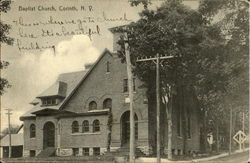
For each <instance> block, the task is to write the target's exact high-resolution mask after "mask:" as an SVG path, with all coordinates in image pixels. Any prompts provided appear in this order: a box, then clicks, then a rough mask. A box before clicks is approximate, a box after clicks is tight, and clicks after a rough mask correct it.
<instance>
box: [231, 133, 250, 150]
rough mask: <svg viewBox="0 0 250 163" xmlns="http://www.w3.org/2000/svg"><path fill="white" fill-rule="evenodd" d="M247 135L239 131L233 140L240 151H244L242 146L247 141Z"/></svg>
mask: <svg viewBox="0 0 250 163" xmlns="http://www.w3.org/2000/svg"><path fill="white" fill-rule="evenodd" d="M246 137H247V136H246V134H245V133H244V132H243V131H241V130H239V131H238V132H237V133H236V134H235V135H234V137H233V139H234V140H235V141H236V142H237V143H238V144H239V149H240V150H242V144H243V143H244V141H246Z"/></svg>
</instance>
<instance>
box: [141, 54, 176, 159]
mask: <svg viewBox="0 0 250 163" xmlns="http://www.w3.org/2000/svg"><path fill="white" fill-rule="evenodd" d="M170 58H174V56H159V54H158V53H157V54H156V57H150V58H142V59H137V62H145V61H153V62H154V63H155V64H156V132H157V163H160V162H161V146H160V145H161V140H160V107H161V102H160V60H162V59H170ZM155 61H156V62H155Z"/></svg>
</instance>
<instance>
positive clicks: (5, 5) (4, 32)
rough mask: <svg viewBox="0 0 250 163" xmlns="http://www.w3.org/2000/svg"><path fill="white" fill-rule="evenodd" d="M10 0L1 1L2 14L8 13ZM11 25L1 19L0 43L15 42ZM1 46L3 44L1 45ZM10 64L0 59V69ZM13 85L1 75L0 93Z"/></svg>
mask: <svg viewBox="0 0 250 163" xmlns="http://www.w3.org/2000/svg"><path fill="white" fill-rule="evenodd" d="M10 4H11V1H10V0H1V1H0V14H2V13H3V12H4V13H6V12H7V11H8V10H9V9H10ZM10 28H11V27H10V25H8V24H4V23H3V22H2V20H1V21H0V45H2V43H6V44H7V45H12V44H13V38H10V37H8V34H9V30H10ZM0 48H1V46H0ZM8 65H9V62H6V61H2V60H0V70H2V69H4V68H6V67H7V66H8ZM10 86H11V85H10V84H9V82H8V80H7V79H5V78H2V77H0V95H3V93H4V92H5V88H9V87H10Z"/></svg>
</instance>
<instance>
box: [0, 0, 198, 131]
mask: <svg viewBox="0 0 250 163" xmlns="http://www.w3.org/2000/svg"><path fill="white" fill-rule="evenodd" d="M38 2H39V3H38ZM152 2H153V5H152V6H151V7H152V8H156V6H159V5H160V4H161V1H152ZM184 3H185V4H187V5H188V6H190V7H192V8H197V6H198V2H197V1H185V2H184ZM89 5H91V6H93V9H94V11H93V12H88V11H79V10H78V12H74V11H64V12H62V11H61V12H53V11H52V12H45V11H29V12H24V11H18V9H19V6H22V7H28V6H30V7H33V6H35V7H38V6H54V7H55V8H57V7H59V6H76V7H78V8H80V6H85V7H88V6H89ZM141 9H142V6H139V7H131V6H130V5H129V3H128V0H46V1H45V0H44V1H38V0H18V1H14V2H13V3H12V5H11V10H10V11H9V12H8V13H7V14H3V15H2V17H1V19H2V20H3V21H4V22H5V23H7V24H11V25H12V29H11V31H10V36H11V37H13V38H15V40H17V39H21V40H22V42H23V44H25V43H29V42H36V41H37V42H39V43H41V44H44V45H50V44H54V45H56V55H54V53H53V50H49V49H47V50H41V51H40V50H32V51H19V50H18V47H17V44H16V42H15V44H14V46H7V45H2V49H1V52H2V54H1V57H2V60H6V61H9V62H10V65H9V66H8V68H7V69H6V70H4V71H3V72H2V75H3V76H4V77H6V78H7V79H8V80H9V82H10V84H11V85H12V87H11V88H9V89H7V92H6V93H5V94H4V95H3V96H2V97H1V129H4V128H5V127H7V116H6V114H5V112H6V111H5V110H4V109H5V108H11V109H13V114H12V116H11V121H12V123H13V124H21V123H22V122H21V121H19V117H20V116H21V115H22V114H23V113H25V112H27V111H28V110H29V109H30V108H31V105H30V104H29V102H31V101H32V100H33V99H34V98H35V97H36V95H38V94H39V93H41V92H42V91H43V90H44V89H46V88H47V87H49V86H50V85H51V84H52V83H53V82H54V81H55V80H56V77H57V75H58V74H60V73H63V72H71V71H79V70H83V68H84V64H85V63H88V62H93V61H94V60H95V59H96V58H97V57H98V55H99V54H100V53H101V52H102V51H103V50H104V48H108V49H110V50H112V44H113V42H112V41H113V40H112V34H111V33H110V32H109V31H108V28H110V27H114V26H118V25H123V24H127V23H129V22H124V21H120V22H118V21H116V22H102V23H98V26H99V27H100V30H101V35H100V36H99V35H98V36H93V38H92V40H90V39H89V38H88V36H86V35H77V36H60V37H45V38H41V37H39V38H36V39H30V38H21V37H20V35H19V32H20V30H22V31H23V32H24V33H26V34H28V33H33V34H37V33H39V31H41V29H42V28H45V29H50V30H51V29H52V30H55V31H59V30H60V29H61V27H60V26H57V25H54V26H50V27H48V26H42V27H41V26H37V27H21V26H20V25H16V24H14V23H13V21H15V20H19V18H22V19H23V21H24V22H28V23H32V22H35V21H36V22H37V21H46V20H48V18H49V17H50V16H52V17H53V18H54V19H55V20H56V19H58V20H71V19H81V18H83V17H86V16H92V17H101V16H102V15H103V13H105V15H106V16H107V17H110V18H119V17H122V16H123V15H124V14H126V17H127V18H128V19H129V20H132V21H136V20H137V19H138V18H139V16H138V12H139V11H140V10H141ZM87 25H89V26H91V27H92V25H91V24H87ZM67 27H68V29H73V28H74V27H75V26H74V27H73V26H67Z"/></svg>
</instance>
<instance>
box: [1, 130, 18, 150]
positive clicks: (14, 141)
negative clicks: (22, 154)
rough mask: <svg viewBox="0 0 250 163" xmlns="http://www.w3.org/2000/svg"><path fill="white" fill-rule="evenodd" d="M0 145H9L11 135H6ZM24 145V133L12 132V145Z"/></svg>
mask: <svg viewBox="0 0 250 163" xmlns="http://www.w3.org/2000/svg"><path fill="white" fill-rule="evenodd" d="M0 142H1V143H0V146H1V147H3V146H9V135H6V136H5V137H3V138H2V139H1V140H0ZM20 145H23V133H19V134H11V146H20Z"/></svg>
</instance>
